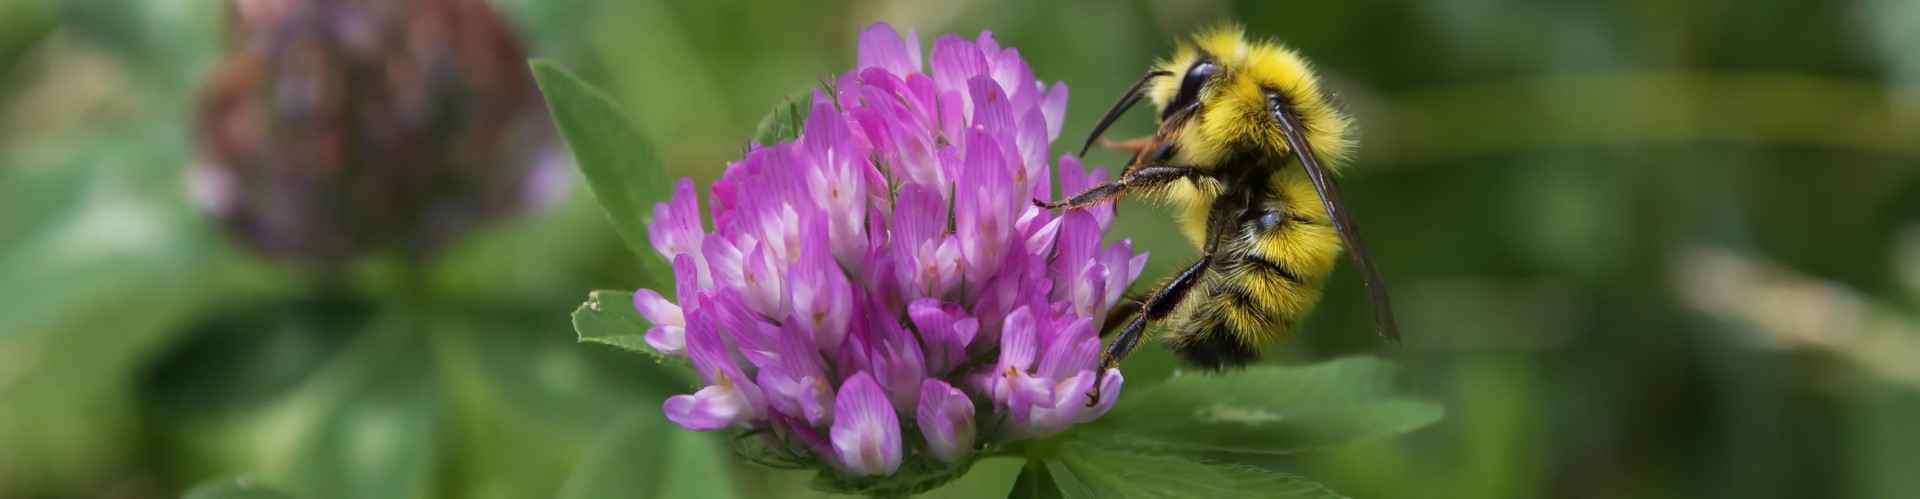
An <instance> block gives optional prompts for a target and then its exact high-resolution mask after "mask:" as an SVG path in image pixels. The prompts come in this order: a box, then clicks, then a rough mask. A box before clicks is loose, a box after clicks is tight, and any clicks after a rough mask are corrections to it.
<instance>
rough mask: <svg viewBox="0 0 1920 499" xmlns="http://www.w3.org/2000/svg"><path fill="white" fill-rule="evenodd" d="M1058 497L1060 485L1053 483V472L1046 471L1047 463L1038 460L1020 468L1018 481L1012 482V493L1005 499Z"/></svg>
mask: <svg viewBox="0 0 1920 499" xmlns="http://www.w3.org/2000/svg"><path fill="white" fill-rule="evenodd" d="M1059 497H1065V496H1062V495H1060V485H1059V484H1056V483H1054V480H1053V472H1052V471H1051V470H1048V469H1047V463H1046V462H1045V461H1041V460H1038V459H1034V460H1029V461H1027V466H1026V467H1025V468H1020V479H1019V480H1018V481H1015V482H1013V492H1011V493H1009V494H1007V499H1054V498H1059Z"/></svg>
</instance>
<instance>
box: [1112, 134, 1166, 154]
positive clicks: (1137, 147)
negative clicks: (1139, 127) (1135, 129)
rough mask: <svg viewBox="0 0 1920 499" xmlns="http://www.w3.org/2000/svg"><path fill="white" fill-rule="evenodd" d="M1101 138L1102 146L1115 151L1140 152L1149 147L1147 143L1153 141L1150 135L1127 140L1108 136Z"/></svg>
mask: <svg viewBox="0 0 1920 499" xmlns="http://www.w3.org/2000/svg"><path fill="white" fill-rule="evenodd" d="M1099 140H1100V147H1105V148H1107V149H1112V150H1115V151H1126V152H1130V153H1134V154H1140V151H1142V150H1145V149H1146V148H1147V145H1149V144H1152V143H1153V136H1152V135H1148V136H1146V137H1140V138H1136V139H1131V140H1125V141H1116V140H1113V139H1109V138H1106V137H1100V139H1099Z"/></svg>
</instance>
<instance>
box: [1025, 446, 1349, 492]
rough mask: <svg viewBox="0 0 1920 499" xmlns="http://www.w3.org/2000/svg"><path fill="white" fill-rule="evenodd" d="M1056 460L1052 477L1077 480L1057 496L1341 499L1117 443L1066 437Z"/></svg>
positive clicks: (1301, 483)
mask: <svg viewBox="0 0 1920 499" xmlns="http://www.w3.org/2000/svg"><path fill="white" fill-rule="evenodd" d="M1056 457H1057V458H1058V463H1059V466H1050V467H1049V468H1050V469H1064V470H1066V472H1065V473H1061V472H1059V471H1054V472H1053V473H1052V475H1053V476H1055V477H1061V476H1069V475H1070V476H1073V477H1075V481H1076V482H1077V483H1075V484H1074V485H1073V486H1071V487H1067V486H1062V487H1060V488H1059V491H1060V492H1061V493H1062V497H1070V498H1079V497H1096V498H1111V497H1118V498H1135V497H1138V498H1177V497H1204V498H1212V497H1272V498H1287V499H1329V498H1338V497H1341V496H1340V495H1339V494H1335V493H1333V491H1330V490H1327V488H1326V487H1324V486H1321V485H1320V484H1318V483H1313V482H1309V481H1306V480H1302V479H1299V478H1297V477H1293V476H1289V475H1283V474H1279V473H1273V472H1269V471H1264V470H1260V469H1255V468H1249V467H1243V466H1233V465H1219V464H1207V463H1204V462H1200V461H1197V460H1194V459H1193V458H1190V457H1183V456H1178V455H1174V454H1170V453H1166V452H1164V450H1162V449H1157V448H1155V447H1152V446H1147V445H1138V444H1136V443H1129V442H1126V441H1125V440H1123V439H1103V441H1098V442H1096V441H1093V440H1088V439H1085V438H1075V439H1071V440H1068V441H1066V442H1064V443H1062V444H1061V446H1060V448H1059V450H1058V454H1057V456H1056ZM1023 478H1024V476H1023ZM1060 482H1065V481H1064V480H1060ZM1061 485H1065V483H1061Z"/></svg>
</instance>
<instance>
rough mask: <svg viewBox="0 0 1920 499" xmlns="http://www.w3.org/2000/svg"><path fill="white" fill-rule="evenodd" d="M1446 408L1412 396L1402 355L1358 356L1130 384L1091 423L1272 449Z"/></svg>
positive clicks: (1179, 440) (1401, 427) (1409, 424)
mask: <svg viewBox="0 0 1920 499" xmlns="http://www.w3.org/2000/svg"><path fill="white" fill-rule="evenodd" d="M1443 412H1444V411H1443V410H1442V408H1441V407H1440V405H1439V404H1438V403H1435V402H1431V401H1428V400H1424V399H1419V398H1415V397H1412V396H1409V395H1407V394H1406V393H1405V388H1404V383H1403V382H1402V380H1401V375H1400V370H1399V368H1398V367H1396V366H1394V365H1393V364H1390V363H1388V362H1386V361H1383V360H1380V359H1374V358H1349V359H1341V360H1335V361H1331V362H1327V363H1323V364H1318V365H1313V366H1306V367H1254V368H1249V369H1247V370H1244V371H1239V372H1233V373H1226V374H1198V375H1184V376H1178V377H1175V378H1173V379H1170V380H1167V381H1166V382H1164V383H1161V384H1159V385H1156V386H1151V387H1146V388H1144V389H1141V390H1138V391H1135V392H1132V393H1125V392H1123V393H1122V395H1121V399H1120V402H1119V404H1118V405H1116V406H1115V407H1114V408H1113V411H1112V412H1110V413H1108V414H1107V415H1106V416H1104V417H1102V418H1100V419H1099V420H1098V421H1095V422H1094V423H1093V424H1090V425H1088V426H1087V427H1086V428H1084V430H1083V431H1085V432H1088V433H1091V434H1099V433H1104V434H1109V435H1119V436H1127V437H1133V438H1139V439H1143V440H1145V441H1149V442H1153V443H1155V444H1157V445H1163V446H1167V447H1170V448H1176V449H1182V450H1183V451H1218V452H1241V453H1257V454H1272V453H1287V452H1296V451H1302V450H1309V449H1314V448H1321V447H1328V446H1333V445H1339V444H1343V443H1347V442H1351V441H1354V440H1359V439H1363V438H1369V437H1377V436H1383V435H1391V434H1397V433H1404V432H1407V431H1411V430H1413V429H1416V428H1420V427H1422V426H1426V425H1428V424H1431V423H1433V422H1434V421H1436V420H1439V419H1440V416H1441V414H1442V413H1443ZM1096 438H1097V437H1096Z"/></svg>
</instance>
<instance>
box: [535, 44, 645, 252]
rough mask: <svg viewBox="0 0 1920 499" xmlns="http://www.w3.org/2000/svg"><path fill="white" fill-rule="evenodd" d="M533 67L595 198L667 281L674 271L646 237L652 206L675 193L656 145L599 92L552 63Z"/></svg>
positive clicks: (623, 236) (616, 227) (630, 244)
mask: <svg viewBox="0 0 1920 499" xmlns="http://www.w3.org/2000/svg"><path fill="white" fill-rule="evenodd" d="M532 67H533V76H534V78H535V79H536V80H538V81H539V83H540V92H541V93H542V94H545V95H546V98H547V109H548V110H549V111H551V112H552V113H553V122H554V125H555V126H556V127H558V128H559V129H560V136H561V137H562V138H564V139H565V140H566V142H567V147H568V148H569V149H572V150H573V159H574V162H575V163H577V164H579V165H580V172H581V173H582V174H584V175H585V176H586V178H587V186H588V187H590V188H591V189H592V190H593V197H594V198H595V199H598V200H599V201H600V206H601V207H602V208H606V210H607V216H608V217H610V218H612V219H613V228H614V230H615V231H618V232H619V233H620V238H621V239H623V240H625V241H626V242H627V248H629V249H632V250H633V253H634V254H635V255H638V256H639V257H640V265H641V267H642V268H643V269H645V270H646V271H647V275H648V276H649V277H651V278H654V279H662V280H665V279H668V277H667V276H671V275H673V268H672V267H671V266H669V265H668V264H667V262H666V260H664V259H661V258H659V254H658V253H655V252H654V251H653V245H652V244H651V243H650V242H649V241H650V240H649V239H648V238H647V224H650V223H653V205H654V204H655V203H658V202H660V201H663V200H665V199H667V197H668V196H669V195H671V194H672V193H673V181H672V180H671V179H669V178H667V172H666V170H665V169H663V168H662V167H661V166H660V158H659V156H658V155H657V154H656V153H655V152H654V148H653V144H651V143H649V142H647V139H646V137H644V136H642V135H640V132H639V131H636V130H635V129H634V128H633V125H632V123H631V122H628V121H627V118H626V116H624V115H621V114H620V111H618V110H617V109H616V108H615V107H614V105H613V102H612V101H610V100H608V99H607V97H606V96H605V95H603V94H601V93H600V91H599V90H595V89H594V88H593V87H592V86H591V85H588V84H586V83H585V82H582V81H580V79H578V78H575V77H574V76H573V75H572V74H571V73H568V72H567V70H565V69H561V68H560V67H559V66H556V65H554V64H553V63H551V62H548V61H539V60H536V61H533V63H532Z"/></svg>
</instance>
